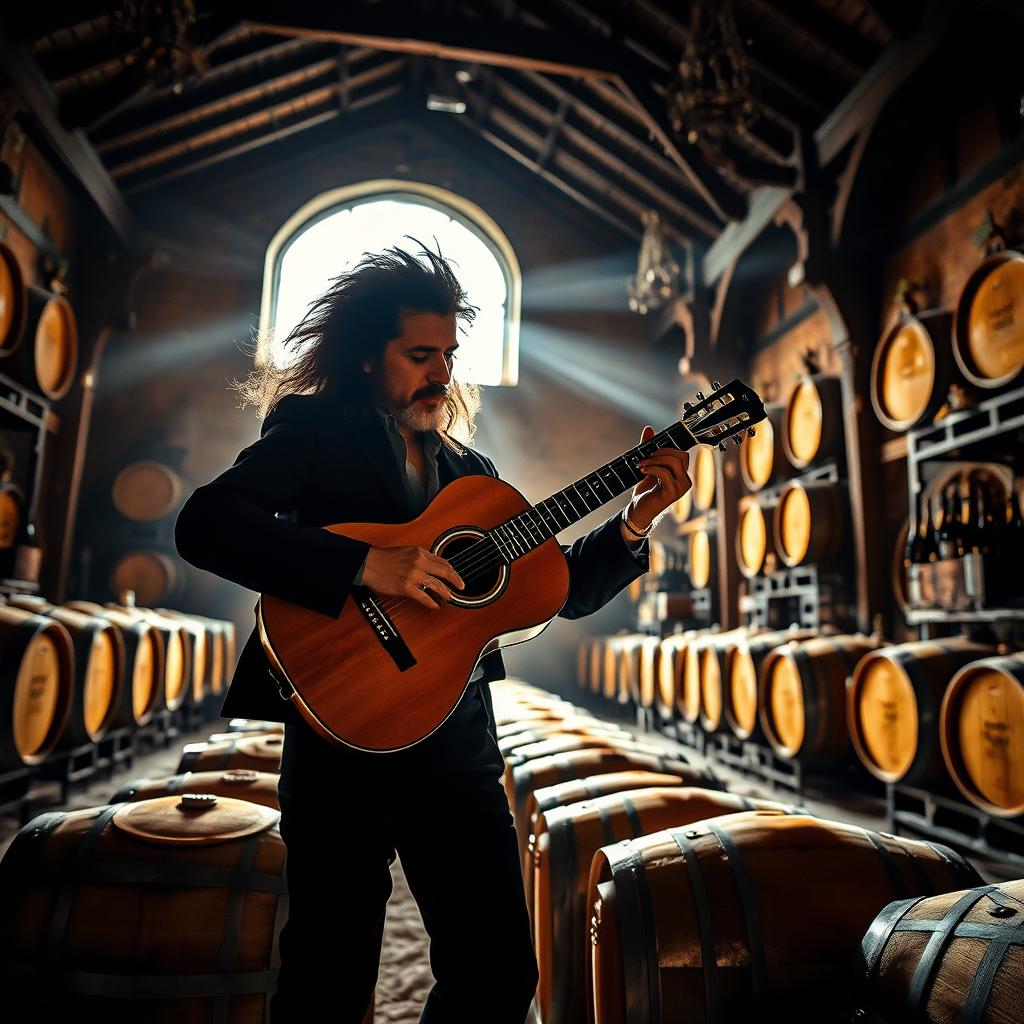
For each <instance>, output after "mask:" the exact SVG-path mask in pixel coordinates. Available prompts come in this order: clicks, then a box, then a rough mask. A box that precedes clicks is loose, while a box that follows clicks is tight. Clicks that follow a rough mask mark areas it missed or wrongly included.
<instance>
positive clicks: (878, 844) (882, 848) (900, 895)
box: [854, 826, 908, 900]
mask: <svg viewBox="0 0 1024 1024" xmlns="http://www.w3.org/2000/svg"><path fill="white" fill-rule="evenodd" d="M854 827H855V828H856V827H858V826H854ZM860 831H861V832H863V833H864V835H865V836H866V837H867V840H868V842H869V843H871V845H872V846H873V847H874V848H875V852H876V853H877V854H878V856H879V858H880V859H881V861H882V865H883V866H884V867H885V870H886V873H887V874H888V875H889V881H890V882H892V890H893V893H894V895H895V896H896V899H898V900H902V899H906V898H907V895H908V893H907V887H906V885H905V884H904V881H903V876H902V875H901V874H900V869H899V868H898V867H897V866H896V859H895V858H894V857H893V855H892V852H891V851H890V850H889V848H888V847H887V846H886V845H885V843H883V842H882V840H881V839H879V837H878V836H877V835H876V834H875V833H874V832H872V831H871V829H868V828H861V829H860Z"/></svg>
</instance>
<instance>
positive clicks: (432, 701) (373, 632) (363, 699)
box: [258, 476, 569, 753]
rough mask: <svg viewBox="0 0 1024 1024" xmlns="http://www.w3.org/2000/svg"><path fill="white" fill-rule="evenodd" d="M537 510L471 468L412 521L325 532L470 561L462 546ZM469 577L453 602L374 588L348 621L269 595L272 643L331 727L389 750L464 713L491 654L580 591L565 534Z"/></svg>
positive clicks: (298, 703) (305, 709)
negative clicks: (573, 581)
mask: <svg viewBox="0 0 1024 1024" xmlns="http://www.w3.org/2000/svg"><path fill="white" fill-rule="evenodd" d="M530 507H531V506H530V503H529V502H528V501H527V500H526V499H525V498H524V497H523V496H522V495H521V494H520V493H519V492H518V491H517V490H516V489H515V488H514V487H512V486H510V485H509V484H507V483H505V482H504V481H502V480H498V479H495V478H494V477H489V476H465V477H459V478H458V479H456V480H453V481H452V482H451V483H450V484H448V485H447V486H446V487H444V488H442V490H440V491H439V492H438V493H437V495H436V496H435V498H434V500H433V501H432V502H431V503H430V504H429V505H428V506H427V508H426V509H424V511H423V512H422V514H421V515H420V516H419V517H418V518H416V519H414V520H412V521H411V522H407V523H340V524H337V525H335V526H328V527H325V529H328V530H330V531H331V532H332V533H339V534H343V535H344V536H346V537H351V538H353V539H355V540H361V541H365V542H367V543H369V544H372V545H373V546H374V547H400V546H405V545H416V546H418V547H422V548H425V549H427V550H428V551H432V552H433V553H434V554H437V555H440V556H441V557H442V558H446V559H448V560H449V561H452V560H453V559H454V564H455V565H456V567H458V565H459V558H458V556H459V552H460V551H464V550H465V549H467V548H468V547H470V546H471V545H473V544H477V543H478V542H479V541H480V539H481V537H482V536H483V534H484V531H486V530H488V529H491V528H493V527H495V526H498V525H500V524H501V523H504V522H506V521H507V520H509V519H511V518H513V517H515V516H517V515H519V514H520V513H522V512H524V511H526V510H527V509H529V508H530ZM478 550H479V549H478ZM460 575H461V576H462V578H463V581H464V582H465V584H466V587H465V590H463V591H459V590H457V589H454V588H453V593H454V595H455V597H454V599H453V601H452V602H451V603H450V604H443V605H442V606H441V607H440V608H437V609H430V608H427V607H425V606H424V605H422V604H420V603H419V602H418V601H415V600H413V599H412V598H398V597H379V596H377V595H375V594H373V592H372V591H370V590H368V589H367V588H362V587H360V588H355V590H354V591H353V595H352V596H350V597H349V598H348V599H347V600H346V601H345V605H344V607H343V608H342V610H341V614H340V615H338V617H337V618H332V617H331V616H329V615H323V614H321V613H320V612H315V611H312V610H310V609H308V608H303V607H302V606H301V605H297V604H293V603H292V602H290V601H282V600H280V599H279V598H275V597H271V596H269V595H266V594H264V595H263V596H262V597H261V598H260V604H259V611H258V623H259V630H260V639H261V640H262V643H263V648H264V650H265V651H266V654H267V657H268V658H269V659H270V662H271V664H272V665H273V666H274V670H275V674H276V675H277V677H278V678H279V680H280V681H281V682H282V683H284V684H286V685H290V686H291V688H292V690H293V693H292V694H291V695H290V699H291V700H292V702H293V704H294V705H295V707H296V708H297V709H298V711H299V713H300V714H301V715H302V717H303V718H304V719H305V720H306V721H307V722H308V723H309V724H310V725H311V726H312V727H313V728H314V729H315V730H316V731H317V732H318V733H320V735H321V736H323V737H324V738H325V739H327V740H329V741H332V742H335V743H340V744H342V745H345V746H349V747H353V748H356V749H359V750H363V751H375V752H381V753H383V752H388V751H394V750H400V749H402V748H403V747H409V746H412V745H414V744H416V743H418V742H420V741H421V740H423V739H425V738H426V737H427V736H429V735H430V734H431V733H432V732H433V731H434V730H435V729H437V728H438V726H440V725H441V724H442V723H443V722H444V720H445V719H446V718H447V717H448V716H449V715H450V714H451V713H452V711H453V710H454V708H455V705H456V704H458V702H459V698H460V697H461V696H462V694H463V692H464V691H465V689H466V684H467V683H468V682H469V679H470V677H471V676H472V674H473V670H474V668H475V667H476V664H477V662H478V661H479V660H480V658H481V657H483V656H484V655H485V654H489V653H490V652H491V651H493V650H495V649H496V648H498V647H505V646H508V645H509V644H512V643H521V642H522V641H524V640H528V639H530V637H532V636H536V635H537V634H538V633H540V632H541V631H542V630H543V629H544V627H545V626H546V625H547V624H548V622H549V621H550V620H551V619H552V618H553V617H554V616H555V615H557V614H558V612H559V610H560V609H561V608H562V605H563V604H565V600H566V598H567V597H568V594H569V567H568V563H567V562H566V560H565V555H564V554H563V553H562V549H561V547H560V546H559V544H558V541H557V540H556V539H555V538H550V539H548V540H546V541H544V542H543V543H542V544H540V545H539V546H538V547H537V548H535V549H534V550H532V551H531V552H529V553H528V554H526V555H523V556H522V557H519V558H516V559H515V561H513V562H512V563H511V564H509V565H506V564H504V563H502V562H500V561H499V560H498V559H497V558H496V557H495V558H494V559H488V560H486V561H485V562H483V563H482V564H481V565H480V566H478V567H476V568H475V569H474V570H473V571H465V570H464V571H462V572H460ZM338 582H339V586H341V585H343V581H341V580H339V581H338Z"/></svg>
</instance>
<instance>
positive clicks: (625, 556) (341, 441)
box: [175, 249, 690, 1024]
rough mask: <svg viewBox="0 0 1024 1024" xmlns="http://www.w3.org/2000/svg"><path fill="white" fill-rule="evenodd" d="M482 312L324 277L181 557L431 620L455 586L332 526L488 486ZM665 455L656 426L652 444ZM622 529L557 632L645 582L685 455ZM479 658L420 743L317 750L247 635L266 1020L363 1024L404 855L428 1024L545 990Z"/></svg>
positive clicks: (383, 272)
mask: <svg viewBox="0 0 1024 1024" xmlns="http://www.w3.org/2000/svg"><path fill="white" fill-rule="evenodd" d="M473 314H474V309H473V307H472V306H470V305H469V304H468V302H467V299H466V295H465V293H464V292H463V290H462V288H461V286H460V285H459V283H458V281H457V279H456V277H455V275H454V274H453V272H452V270H451V268H450V267H449V265H448V264H447V263H446V261H445V260H444V259H443V258H442V257H441V256H440V255H439V254H437V253H433V252H430V251H423V252H420V253H419V254H418V255H413V254H411V253H408V252H405V251H403V250H401V249H389V250H386V251H385V252H384V253H382V254H379V255H367V256H365V257H364V258H363V260H362V261H361V262H360V263H359V264H358V265H357V266H356V267H355V268H354V269H353V270H352V271H351V272H349V273H346V274H343V275H341V276H340V277H338V278H336V279H335V280H334V283H333V284H332V286H331V287H330V288H329V289H328V291H327V292H326V293H325V294H324V295H323V296H321V297H320V299H318V300H317V302H316V303H314V304H313V306H312V307H311V308H310V311H309V313H307V315H306V317H305V318H304V319H303V320H302V322H301V323H300V324H299V325H298V326H297V327H296V328H295V329H294V330H293V331H292V332H291V334H290V335H289V337H288V338H287V339H286V342H285V346H286V348H291V349H292V350H293V351H294V352H295V353H296V354H297V358H295V360H294V361H293V362H291V363H290V364H289V365H288V366H286V367H283V368H279V367H276V366H274V365H273V364H272V363H271V362H270V361H269V360H268V361H267V362H266V364H265V365H263V366H260V367H258V368H257V369H256V370H255V371H254V372H253V373H252V374H251V375H250V377H249V378H248V379H247V380H246V381H244V382H243V383H242V385H241V391H242V394H243V396H244V397H245V398H247V399H249V400H251V401H255V402H256V403H257V404H258V405H259V407H260V408H261V411H262V412H264V414H266V413H268V411H269V415H266V418H265V420H264V422H263V426H262V430H261V434H260V438H259V440H257V441H256V442H255V443H253V444H252V445H250V446H249V447H247V448H246V449H244V450H243V451H242V452H241V453H240V454H239V456H238V458H237V459H236V461H235V463H234V465H232V466H231V467H230V468H228V469H227V470H225V471H224V472H223V473H222V474H221V475H220V476H218V477H217V478H216V479H215V480H213V481H211V482H210V483H208V484H206V485H204V486H202V487H199V488H198V489H197V490H196V491H195V492H194V494H193V495H192V496H191V497H190V498H189V500H188V502H187V503H186V505H185V506H184V508H183V509H182V510H181V513H180V515H179V517H178V521H177V525H176V531H175V538H176V542H177V545H178V550H179V552H180V553H181V555H182V557H184V558H185V559H186V560H188V561H189V562H191V563H192V564H194V565H196V566H198V567H200V568H203V569H207V570H209V571H211V572H214V573H216V574H217V575H219V576H222V577H224V578H226V579H229V580H232V581H233V582H235V583H238V584H240V585H241V586H244V587H248V588H249V589H251V590H255V591H258V592H260V593H261V594H264V595H271V596H272V597H274V598H277V599H280V600H283V601H287V602H292V603H294V604H297V605H301V606H302V607H303V608H305V609H311V610H314V611H316V612H317V613H320V614H322V615H327V616H338V615H339V613H340V612H341V609H342V607H343V606H344V605H345V602H346V600H347V599H348V598H349V596H350V592H351V590H352V588H353V587H356V586H361V587H365V588H368V589H369V590H370V591H372V592H373V593H374V594H375V595H377V596H379V597H389V598H393V599H398V598H404V599H408V600H412V601H415V602H418V604H419V605H422V606H423V607H425V608H428V609H432V610H434V611H437V610H438V609H440V608H442V607H443V606H444V605H445V604H446V603H447V602H449V601H450V599H451V597H452V595H453V594H458V592H459V591H460V589H462V587H463V583H464V581H463V580H462V579H460V576H459V574H458V572H457V571H456V570H455V569H454V568H453V566H452V565H451V563H450V562H449V561H447V560H446V559H445V558H443V557H440V556H438V555H435V554H432V553H431V552H430V551H428V550H427V549H425V548H423V547H420V546H416V545H399V546H384V547H378V546H374V545H371V544H367V543H365V542H361V541H358V540H355V539H353V538H350V537H346V536H344V535H343V534H339V533H331V532H329V531H327V530H325V529H323V527H325V526H327V525H329V524H336V523H341V522H356V521H362V522H373V523H403V522H407V521H409V520H411V519H413V518H415V517H416V516H418V515H419V514H420V513H421V512H422V511H423V509H424V508H425V507H426V506H427V505H428V504H429V503H430V502H431V501H432V500H433V498H434V497H435V496H436V494H437V492H438V491H439V490H441V489H442V488H444V487H445V486H446V485H447V484H449V483H451V481H453V480H455V479H458V478H460V477H464V476H467V475H471V474H483V475H487V476H491V477H496V476H497V471H496V470H495V468H494V464H493V463H492V462H491V460H490V459H488V458H487V457H486V456H484V455H482V454H480V453H478V452H477V451H475V450H474V449H472V448H469V447H466V446H465V445H463V444H460V443H459V442H457V441H456V440H455V439H454V437H453V436H452V433H453V432H454V431H458V432H460V434H461V436H463V437H466V438H468V439H470V440H471V439H472V434H473V425H474V421H475V417H476V414H477V411H478V409H479V396H478V393H477V389H476V388H475V387H474V386H472V385H470V384H467V383H466V382H464V381H460V380H458V379H456V378H455V377H453V364H454V361H455V359H456V357H457V349H458V340H457V326H458V324H459V322H460V321H461V322H464V323H465V322H469V321H471V320H472V317H473ZM653 436H654V430H653V428H652V427H650V426H647V427H645V428H644V431H643V435H642V437H641V441H646V440H648V439H649V438H651V437H653ZM636 468H637V470H638V471H642V473H643V474H644V476H643V477H642V479H641V480H640V481H639V483H637V484H636V486H635V487H634V488H633V491H632V494H631V497H630V500H629V503H628V505H627V506H626V508H625V509H623V510H622V512H621V513H619V512H616V513H615V515H613V516H612V517H610V518H609V519H608V520H607V521H606V522H604V523H603V524H602V525H601V526H599V527H597V528H596V529H594V530H593V531H591V532H590V533H589V534H587V535H586V536H584V537H582V538H580V539H579V540H577V541H576V542H575V543H574V544H572V545H571V546H569V547H564V548H563V551H564V553H565V556H566V560H567V562H568V566H569V580H570V584H569V593H568V598H567V600H566V601H565V604H564V605H563V607H562V609H561V611H560V612H559V614H560V615H561V616H563V617H565V618H577V617H579V616H582V615H587V614H590V613H592V612H594V611H597V610H598V609H599V608H601V607H603V606H604V605H605V604H606V603H607V602H608V601H609V600H611V598H612V597H614V596H615V595H616V594H617V593H619V592H620V591H621V590H622V589H624V588H625V587H626V586H628V584H629V583H630V582H632V580H634V579H636V578H637V577H638V576H640V575H642V574H643V573H644V572H646V571H647V568H648V542H647V539H646V537H647V534H649V532H650V529H651V527H652V525H653V524H654V522H655V521H656V520H657V519H658V518H659V517H660V516H661V515H662V514H663V513H664V512H665V510H666V509H668V507H669V506H670V505H671V504H672V503H673V502H674V501H676V500H677V499H678V498H679V497H680V496H681V495H682V494H684V493H685V492H686V491H687V490H688V489H689V487H690V480H689V477H688V475H687V468H688V456H687V454H686V452H685V451H681V450H679V449H678V448H661V449H658V450H656V451H654V452H653V453H651V454H650V455H649V456H648V457H647V458H646V459H643V460H641V461H640V462H638V463H637V464H636ZM503 676H504V668H503V665H502V660H501V654H500V651H498V650H494V651H493V652H491V653H489V654H487V655H486V656H485V657H483V658H481V659H480V661H479V663H478V665H477V667H476V669H475V671H474V673H473V675H472V677H471V678H470V680H469V684H468V685H467V686H466V689H465V692H464V693H463V695H462V697H461V699H460V700H459V701H458V704H457V705H456V707H455V708H454V710H453V711H452V712H451V714H450V715H449V716H448V717H447V718H446V719H445V720H444V721H443V723H442V724H441V725H440V726H439V727H438V728H436V729H435V730H434V731H433V732H431V733H430V734H429V735H428V736H426V738H425V739H423V740H422V741H420V742H418V743H415V744H412V745H409V746H407V747H405V748H403V749H398V750H393V751H389V752H384V753H379V752H368V751H365V750H360V749H355V748H351V747H345V746H343V745H340V744H332V743H329V742H327V741H326V740H325V739H324V738H323V737H322V736H319V735H317V734H316V733H315V732H314V731H313V730H312V729H311V728H310V727H309V725H308V724H307V723H306V722H304V721H303V720H302V719H301V718H300V717H299V716H298V715H296V714H295V713H294V710H293V708H292V705H291V704H290V703H288V702H287V701H285V700H282V699H281V698H282V696H285V694H284V693H283V692H282V693H279V692H278V686H277V685H276V683H275V679H274V676H273V675H272V673H271V670H270V666H269V664H268V662H267V659H266V657H265V654H264V651H263V650H262V648H261V644H260V638H259V637H258V636H257V635H256V632H255V631H254V634H253V635H252V636H251V637H250V638H249V641H248V643H247V644H246V645H245V648H244V649H243V652H242V654H241V656H240V658H239V662H238V666H237V668H236V671H235V675H234V678H233V680H232V684H231V687H230V688H229V691H228V694H227V697H226V699H225V702H224V706H223V709H222V714H223V715H225V716H226V717H234V716H240V717H246V718H260V719H270V720H276V721H284V722H285V741H284V754H283V758H282V768H281V777H280V784H279V792H280V802H281V825H280V827H281V833H282V835H283V837H284V840H285V842H286V844H287V847H288V862H287V880H288V887H289V900H290V902H289V917H288V921H287V924H286V925H285V927H284V929H283V932H282V935H281V970H280V975H279V980H278V989H277V993H276V995H275V997H274V999H273V1001H272V1004H271V1013H272V1020H274V1021H277V1022H281V1021H310V1020H318V1019H328V1018H329V1019H331V1020H334V1021H339V1022H342V1024H358V1022H359V1021H361V1020H362V1019H363V1015H364V1013H365V1011H366V1008H367V1006H368V1005H369V1002H370V998H371V995H372V992H373V989H374V986H375V983H376V978H377V970H378V961H379V955H380V944H381V939H382V934H383V927H384V915H385V908H386V904H387V900H388V897H389V895H390V893H391V875H390V864H391V863H392V862H393V861H394V859H395V857H396V855H397V856H400V857H401V861H402V867H403V869H404V871H405V875H406V878H407V880H408V882H409V886H410V888H411V890H412V893H413V895H414V897H415V898H416V901H417V904H418V906H419V908H420V912H421V914H422V917H423V922H424V925H425V927H426V930H427V932H428V934H429V936H430V966H431V969H432V972H433V975H434V978H435V984H434V986H433V988H432V989H431V991H430V994H429V997H428V999H427V1002H426V1006H425V1008H424V1010H423V1015H422V1017H421V1022H423V1024H442V1022H443V1024H455V1022H470V1021H472V1022H473V1024H480V1022H485V1021H486V1022H487V1024H506V1022H507V1024H522V1022H523V1021H524V1019H525V1018H526V1015H527V1012H528V1010H529V1006H530V1002H531V1000H532V998H533V995H534V990H535V988H536V983H537V965H536V959H535V957H534V952H533V946H532V939H531V932H530V924H529V918H528V914H527V908H526V903H525V896H524V890H523V879H522V874H521V868H520V863H519V859H518V854H517V843H516V837H515V834H514V830H513V825H512V817H511V815H510V813H509V809H508V804H507V799H506V796H505V791H504V789H503V787H502V783H501V775H502V772H503V768H504V764H503V760H502V757H501V753H500V751H499V750H498V746H497V737H496V733H495V728H494V716H493V712H492V709H491V700H490V693H489V689H488V683H489V681H490V680H491V679H499V678H502V677H503Z"/></svg>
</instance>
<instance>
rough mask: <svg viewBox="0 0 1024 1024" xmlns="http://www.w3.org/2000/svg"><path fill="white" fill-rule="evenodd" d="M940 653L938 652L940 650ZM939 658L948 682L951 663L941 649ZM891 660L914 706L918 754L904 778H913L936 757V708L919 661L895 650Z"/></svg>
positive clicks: (905, 651)
mask: <svg viewBox="0 0 1024 1024" xmlns="http://www.w3.org/2000/svg"><path fill="white" fill-rule="evenodd" d="M940 649H941V648H940ZM941 650H942V654H941V655H938V656H937V657H938V658H939V659H941V663H942V673H941V674H942V678H944V679H949V678H951V677H952V676H953V674H954V671H955V669H954V666H953V663H952V662H953V659H952V658H951V657H950V655H949V652H948V651H946V650H944V649H941ZM890 657H891V658H892V659H893V661H895V662H896V663H897V664H898V665H899V666H900V668H902V669H903V670H904V672H906V673H907V677H908V678H909V679H910V682H911V686H912V688H913V690H914V696H915V698H916V701H915V703H916V704H917V750H915V751H914V759H913V761H912V762H911V764H910V768H909V769H908V770H907V773H906V774H907V776H909V777H911V778H913V776H914V774H915V773H916V772H919V771H922V770H923V769H924V768H925V766H926V765H929V764H931V763H932V762H933V761H934V759H935V758H936V757H940V754H939V729H938V722H939V708H938V705H937V704H936V702H935V701H934V700H933V699H931V697H932V690H931V687H930V686H929V685H928V675H927V673H926V672H925V671H924V669H923V668H922V667H921V661H920V659H919V658H916V657H914V656H913V655H912V654H911V652H909V651H907V650H900V649H899V648H897V649H896V650H895V651H893V653H892V654H891V655H890ZM940 760H941V757H940Z"/></svg>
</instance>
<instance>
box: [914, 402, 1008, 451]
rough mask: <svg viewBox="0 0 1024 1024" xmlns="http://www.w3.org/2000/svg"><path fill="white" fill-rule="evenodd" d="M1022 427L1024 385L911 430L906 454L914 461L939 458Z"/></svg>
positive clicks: (992, 439)
mask: <svg viewBox="0 0 1024 1024" xmlns="http://www.w3.org/2000/svg"><path fill="white" fill-rule="evenodd" d="M1020 429H1024V388H1016V389H1015V390H1013V391H1006V392H1004V393H1003V394H1001V395H996V396H995V397H994V398H988V399H985V401H983V402H979V403H978V404H977V405H976V406H974V407H973V408H971V409H963V410H961V411H960V412H954V413H951V414H950V415H949V416H947V417H946V418H945V419H943V420H941V421H940V422H939V423H936V424H933V425H930V426H926V427H918V428H916V429H914V430H911V431H908V433H907V454H908V456H909V457H910V458H911V459H912V460H914V461H920V460H922V459H933V458H938V457H941V456H943V455H949V454H951V453H953V452H956V451H958V450H959V449H961V448H966V447H968V446H970V445H975V444H981V443H983V442H987V441H994V440H996V439H997V438H999V437H1000V436H1001V435H1003V434H1006V433H1008V432H1009V431H1011V430H1020Z"/></svg>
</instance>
